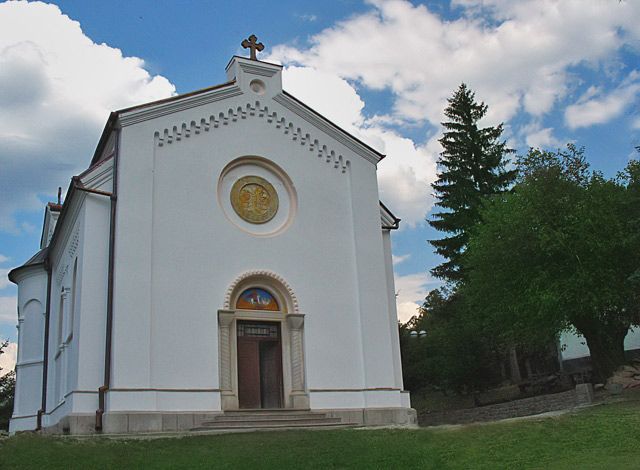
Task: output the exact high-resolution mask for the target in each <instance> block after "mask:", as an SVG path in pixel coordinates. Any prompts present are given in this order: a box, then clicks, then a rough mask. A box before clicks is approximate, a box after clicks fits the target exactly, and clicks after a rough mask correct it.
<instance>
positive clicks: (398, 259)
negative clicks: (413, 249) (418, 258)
mask: <svg viewBox="0 0 640 470" xmlns="http://www.w3.org/2000/svg"><path fill="white" fill-rule="evenodd" d="M391 258H392V260H393V265H394V266H395V265H396V264H400V263H402V262H403V261H406V260H408V259H409V258H411V253H407V254H406V255H402V256H396V255H391Z"/></svg>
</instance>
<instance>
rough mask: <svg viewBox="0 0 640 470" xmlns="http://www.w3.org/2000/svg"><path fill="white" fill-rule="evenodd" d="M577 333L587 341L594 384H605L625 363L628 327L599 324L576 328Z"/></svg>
mask: <svg viewBox="0 0 640 470" xmlns="http://www.w3.org/2000/svg"><path fill="white" fill-rule="evenodd" d="M576 328H578V327H577V325H576ZM578 331H579V332H580V333H582V335H583V336H584V338H585V339H586V340H587V346H588V347H589V352H590V354H591V365H592V366H593V381H594V383H604V382H606V380H607V379H608V378H609V377H611V376H612V375H613V374H614V372H615V371H616V370H617V369H618V368H619V367H620V366H621V365H623V364H624V363H625V355H624V338H625V336H627V332H628V331H629V326H628V325H627V326H619V325H618V326H612V325H603V324H599V325H589V326H585V327H582V328H578Z"/></svg>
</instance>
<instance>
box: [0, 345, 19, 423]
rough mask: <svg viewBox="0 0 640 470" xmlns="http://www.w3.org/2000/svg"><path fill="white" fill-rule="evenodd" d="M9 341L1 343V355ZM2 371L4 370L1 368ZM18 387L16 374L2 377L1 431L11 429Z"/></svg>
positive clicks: (0, 385) (0, 401)
mask: <svg viewBox="0 0 640 470" xmlns="http://www.w3.org/2000/svg"><path fill="white" fill-rule="evenodd" d="M8 345H9V342H8V341H4V342H1V343H0V355H2V354H4V348H6V347H7V346H8ZM0 371H2V368H1V367H0ZM15 386H16V373H15V372H14V371H11V372H8V373H6V374H4V375H2V376H0V429H5V430H6V429H9V419H11V414H12V413H13V396H14V392H15Z"/></svg>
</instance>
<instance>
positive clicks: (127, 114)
mask: <svg viewBox="0 0 640 470" xmlns="http://www.w3.org/2000/svg"><path fill="white" fill-rule="evenodd" d="M241 94H242V90H241V89H240V87H238V86H237V85H236V84H230V85H228V86H225V87H222V88H219V89H216V90H212V91H210V92H206V93H198V94H194V95H192V96H183V97H179V98H180V99H175V100H170V101H167V102H160V103H158V104H156V105H152V106H148V107H140V108H133V109H131V110H130V111H126V110H125V111H122V112H120V113H119V118H120V119H119V123H120V125H121V126H122V127H127V126H131V125H132V124H137V123H139V122H143V121H148V120H150V119H155V118H158V117H161V116H166V115H168V114H173V113H177V112H180V111H184V110H187V109H191V108H195V107H198V106H202V105H204V104H208V103H214V102H216V101H221V100H225V99H227V98H231V97H233V96H238V95H241Z"/></svg>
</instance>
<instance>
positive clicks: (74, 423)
mask: <svg viewBox="0 0 640 470" xmlns="http://www.w3.org/2000/svg"><path fill="white" fill-rule="evenodd" d="M95 432H96V416H95V415H94V414H91V415H71V416H69V433H70V434H72V435H86V434H95Z"/></svg>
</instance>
